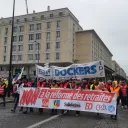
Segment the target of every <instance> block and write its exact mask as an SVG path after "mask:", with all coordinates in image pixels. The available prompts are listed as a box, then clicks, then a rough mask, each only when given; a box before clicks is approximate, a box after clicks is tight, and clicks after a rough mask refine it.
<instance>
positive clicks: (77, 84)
mask: <svg viewBox="0 0 128 128" xmlns="http://www.w3.org/2000/svg"><path fill="white" fill-rule="evenodd" d="M75 89H82V82H81V79H80V78H78V79H77V81H76V84H75ZM83 89H84V88H83ZM79 115H80V111H76V117H77V116H79Z"/></svg>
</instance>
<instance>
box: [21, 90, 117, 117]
mask: <svg viewBox="0 0 128 128" xmlns="http://www.w3.org/2000/svg"><path fill="white" fill-rule="evenodd" d="M116 98H117V97H116V94H115V93H109V92H103V91H90V90H69V89H68V90H67V89H45V88H37V89H36V88H22V89H21V90H20V100H19V106H22V107H33V108H49V109H65V110H77V111H87V112H96V113H106V114H111V115H115V114H116Z"/></svg>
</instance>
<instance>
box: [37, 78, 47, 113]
mask: <svg viewBox="0 0 128 128" xmlns="http://www.w3.org/2000/svg"><path fill="white" fill-rule="evenodd" d="M45 83H46V82H45V80H44V79H43V78H42V77H41V78H39V81H38V82H37V88H44V87H45ZM42 113H43V108H39V115H42Z"/></svg>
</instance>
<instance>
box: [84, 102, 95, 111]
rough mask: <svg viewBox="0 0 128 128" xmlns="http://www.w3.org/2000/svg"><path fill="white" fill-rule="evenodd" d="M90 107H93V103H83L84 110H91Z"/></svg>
mask: <svg viewBox="0 0 128 128" xmlns="http://www.w3.org/2000/svg"><path fill="white" fill-rule="evenodd" d="M92 107H93V104H92V103H86V105H85V109H86V110H91V109H92Z"/></svg>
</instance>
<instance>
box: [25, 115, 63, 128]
mask: <svg viewBox="0 0 128 128" xmlns="http://www.w3.org/2000/svg"><path fill="white" fill-rule="evenodd" d="M59 116H61V115H56V116H52V117H50V118H48V119H45V120H43V121H40V122H38V123H36V124H33V125H31V126H28V127H26V128H35V127H37V126H40V125H42V124H44V123H47V122H49V121H51V120H54V119H56V118H58V117H59Z"/></svg>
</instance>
